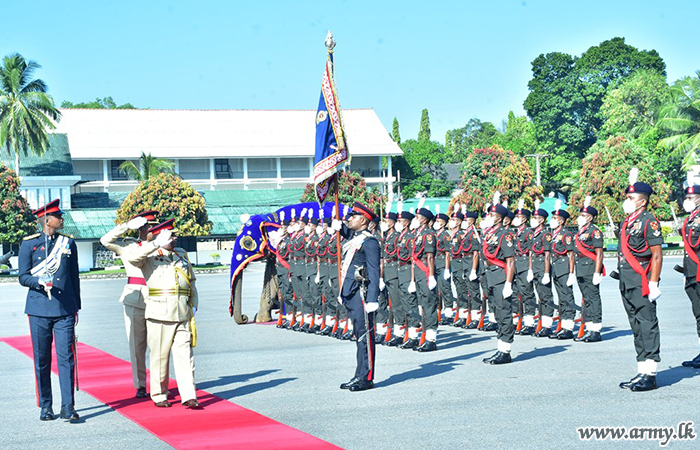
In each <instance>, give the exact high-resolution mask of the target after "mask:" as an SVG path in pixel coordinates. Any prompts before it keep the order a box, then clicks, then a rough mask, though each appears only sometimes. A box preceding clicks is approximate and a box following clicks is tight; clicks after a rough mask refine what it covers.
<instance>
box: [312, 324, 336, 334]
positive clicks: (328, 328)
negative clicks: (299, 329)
mask: <svg viewBox="0 0 700 450" xmlns="http://www.w3.org/2000/svg"><path fill="white" fill-rule="evenodd" d="M332 331H333V327H332V326H330V325H327V326H325V327H323V328H322V329H321V330H319V331H318V332H316V334H318V335H319V336H328V335H330V334H331V332H332Z"/></svg>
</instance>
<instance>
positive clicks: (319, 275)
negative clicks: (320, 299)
mask: <svg viewBox="0 0 700 450" xmlns="http://www.w3.org/2000/svg"><path fill="white" fill-rule="evenodd" d="M320 282H321V274H320V273H317V274H316V278H315V279H314V283H316V284H318V283H320Z"/></svg>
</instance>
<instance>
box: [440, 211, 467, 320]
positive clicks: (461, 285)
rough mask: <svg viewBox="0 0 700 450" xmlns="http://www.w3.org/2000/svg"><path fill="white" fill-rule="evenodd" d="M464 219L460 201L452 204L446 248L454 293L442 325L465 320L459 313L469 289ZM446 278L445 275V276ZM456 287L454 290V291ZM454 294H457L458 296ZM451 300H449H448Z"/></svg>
mask: <svg viewBox="0 0 700 450" xmlns="http://www.w3.org/2000/svg"><path fill="white" fill-rule="evenodd" d="M462 219H464V216H463V215H462V212H461V211H460V205H459V203H455V204H454V205H452V214H451V215H450V220H449V222H448V223H447V228H448V230H447V231H446V234H447V237H446V239H447V241H446V243H445V244H444V245H445V248H446V256H445V271H446V272H449V273H450V279H449V281H450V292H451V294H452V304H443V310H442V312H443V314H444V315H445V317H444V318H443V319H442V320H441V321H440V325H453V326H463V325H464V323H465V321H463V319H464V318H463V317H461V316H460V315H459V311H460V308H461V306H460V303H461V305H465V304H467V302H468V301H469V299H468V297H467V289H466V285H465V282H464V270H463V267H462V250H461V248H460V247H461V245H462V230H461V229H460V226H461V225H462ZM443 278H444V276H443ZM453 289H454V292H453V291H452V290H453ZM454 294H457V295H456V296H455V295H454ZM448 302H449V300H448Z"/></svg>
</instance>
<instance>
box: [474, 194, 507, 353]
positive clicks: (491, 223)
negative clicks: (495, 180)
mask: <svg viewBox="0 0 700 450" xmlns="http://www.w3.org/2000/svg"><path fill="white" fill-rule="evenodd" d="M507 216H508V210H507V209H506V207H505V206H503V205H499V204H498V201H497V200H494V205H493V206H491V207H490V208H489V216H488V217H487V218H486V219H485V220H486V224H485V225H486V231H485V233H484V239H483V244H482V248H483V253H484V256H485V258H486V261H487V266H488V267H487V268H486V277H487V278H488V287H489V291H490V292H489V298H491V299H493V300H494V310H495V314H496V320H497V321H498V333H497V338H498V347H497V351H496V353H494V354H493V355H492V356H491V357H489V358H485V359H484V360H483V361H484V362H485V363H486V364H508V363H510V362H511V361H512V359H511V355H510V350H511V345H512V343H513V337H514V335H515V326H514V325H513V316H512V310H513V306H512V304H511V302H512V301H513V278H514V275H515V258H514V256H513V255H514V253H513V250H514V245H513V235H512V234H511V233H510V232H509V231H508V229H507V228H506V227H504V226H503V219H504V218H505V217H507Z"/></svg>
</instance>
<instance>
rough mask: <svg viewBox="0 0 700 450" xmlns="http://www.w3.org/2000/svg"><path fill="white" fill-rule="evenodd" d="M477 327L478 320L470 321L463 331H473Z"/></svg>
mask: <svg viewBox="0 0 700 450" xmlns="http://www.w3.org/2000/svg"><path fill="white" fill-rule="evenodd" d="M478 327H479V321H478V320H472V321H471V322H469V325H465V326H464V329H465V330H474V329H476V328H478Z"/></svg>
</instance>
